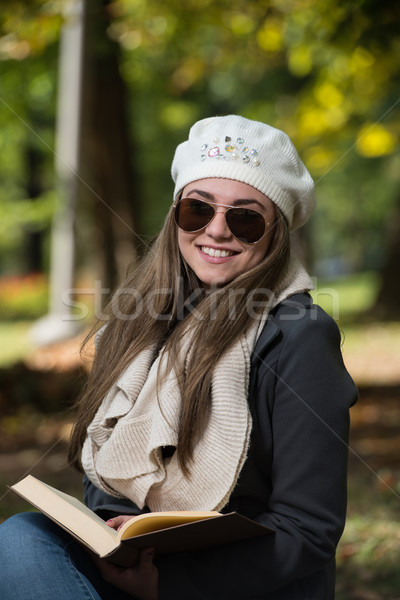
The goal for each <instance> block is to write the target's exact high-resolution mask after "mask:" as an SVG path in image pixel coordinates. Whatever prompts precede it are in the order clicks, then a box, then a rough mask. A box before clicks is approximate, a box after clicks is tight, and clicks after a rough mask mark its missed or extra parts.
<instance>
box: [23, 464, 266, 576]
mask: <svg viewBox="0 0 400 600" xmlns="http://www.w3.org/2000/svg"><path fill="white" fill-rule="evenodd" d="M11 489H12V490H14V491H15V492H17V494H19V495H20V496H22V497H23V498H25V500H27V501H28V502H30V503H31V504H32V505H33V506H35V507H36V508H37V509H39V510H40V511H41V512H42V513H44V514H45V515H47V516H48V517H49V518H50V519H52V520H53V521H54V522H55V523H57V524H58V525H60V527H62V528H63V529H65V530H66V531H68V532H69V533H70V534H71V535H72V536H74V537H75V538H76V539H77V540H78V541H80V542H81V543H82V544H84V545H85V546H87V547H88V548H89V549H90V550H92V552H95V553H96V554H97V555H98V556H100V557H102V558H104V557H107V558H108V559H109V560H111V562H113V563H115V564H118V565H120V566H122V567H129V566H133V565H134V564H135V563H136V562H137V560H138V557H139V550H140V549H141V548H146V547H148V546H153V547H154V548H155V549H156V553H157V555H162V554H168V553H172V552H182V551H187V550H199V549H201V548H209V547H211V546H217V545H220V544H227V543H230V542H234V541H239V540H243V539H247V538H252V537H258V536H261V535H266V534H270V533H273V531H272V530H271V529H269V528H268V527H264V526H263V525H260V524H259V523H256V522H255V521H252V520H251V519H248V518H246V517H244V516H242V515H240V514H238V513H235V512H232V513H226V514H222V513H218V512H213V511H211V512H200V511H177V512H153V513H151V512H150V513H144V514H142V515H138V516H134V517H132V519H130V520H129V521H127V522H126V523H124V525H123V526H122V527H121V529H120V530H119V531H115V530H114V529H112V528H111V527H109V526H108V525H106V523H105V522H104V521H103V520H102V519H101V518H100V517H99V516H98V515H96V514H95V513H94V512H93V511H91V510H90V509H89V508H87V507H86V506H85V505H84V504H83V503H82V502H80V501H79V500H77V499H76V498H74V497H73V496H70V495H68V494H65V493H63V492H60V491H59V490H56V489H55V488H53V487H51V486H49V485H47V484H46V483H43V482H42V481H40V480H39V479H36V477H33V476H32V475H28V476H27V477H25V478H24V479H22V480H21V481H19V482H18V483H16V484H15V485H13V486H11Z"/></svg>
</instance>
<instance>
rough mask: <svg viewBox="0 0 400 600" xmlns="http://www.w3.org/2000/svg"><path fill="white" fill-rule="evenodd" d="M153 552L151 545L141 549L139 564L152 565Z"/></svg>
mask: <svg viewBox="0 0 400 600" xmlns="http://www.w3.org/2000/svg"><path fill="white" fill-rule="evenodd" d="M154 553H155V549H154V548H152V547H150V548H143V550H142V551H141V553H140V566H143V567H147V566H153V558H154Z"/></svg>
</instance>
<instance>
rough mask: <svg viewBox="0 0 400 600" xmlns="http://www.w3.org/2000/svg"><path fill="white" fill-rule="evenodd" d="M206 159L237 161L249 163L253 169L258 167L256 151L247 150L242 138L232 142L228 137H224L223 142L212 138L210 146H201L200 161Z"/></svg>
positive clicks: (258, 161)
mask: <svg viewBox="0 0 400 600" xmlns="http://www.w3.org/2000/svg"><path fill="white" fill-rule="evenodd" d="M207 158H214V159H215V158H216V159H218V160H238V161H241V162H244V163H250V164H251V165H253V166H254V167H258V166H259V164H260V160H259V158H258V150H255V149H254V148H253V149H252V150H249V147H248V146H246V144H245V142H244V139H243V138H240V137H239V138H237V139H236V141H234V140H232V138H231V137H230V136H229V135H226V136H225V140H224V141H222V142H221V141H220V140H219V139H218V138H214V139H213V141H212V144H203V145H202V147H201V155H200V159H201V160H206V159H207Z"/></svg>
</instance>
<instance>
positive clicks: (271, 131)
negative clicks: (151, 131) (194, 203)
mask: <svg viewBox="0 0 400 600" xmlns="http://www.w3.org/2000/svg"><path fill="white" fill-rule="evenodd" d="M171 173H172V179H173V180H174V182H175V190H174V199H176V197H177V195H178V194H179V193H180V192H181V190H182V189H183V188H184V187H185V186H186V185H188V184H189V183H191V182H192V181H197V180H198V179H208V178H209V177H222V178H225V179H235V180H236V181H241V182H243V183H247V184H248V185H251V186H253V187H254V188H256V189H257V190H259V191H260V192H262V193H263V194H265V195H266V196H268V198H270V199H271V200H272V201H273V202H274V203H275V204H276V205H277V206H278V207H279V208H280V209H281V211H282V212H283V214H284V215H285V217H286V219H287V221H288V224H289V228H290V229H291V230H292V231H293V230H294V229H297V228H298V227H301V225H303V224H304V223H305V222H306V221H307V219H308V218H309V216H310V215H311V213H312V211H313V210H314V208H315V195H314V182H313V180H312V178H311V175H310V174H309V172H308V171H307V169H306V167H305V166H304V164H303V163H302V161H301V160H300V158H299V155H298V154H297V151H296V148H295V147H294V146H293V144H292V142H291V141H290V139H289V137H288V136H287V135H286V133H283V131H280V130H279V129H275V128H274V127H271V126H270V125H266V124H265V123H260V122H259V121H251V120H249V119H245V118H244V117H240V116H237V115H228V116H225V117H210V118H208V119H202V120H201V121H198V122H197V123H195V124H194V125H193V127H192V128H191V130H190V132H189V139H188V140H187V141H185V142H183V143H182V144H179V146H178V147H177V149H176V152H175V156H174V160H173V162H172V168H171Z"/></svg>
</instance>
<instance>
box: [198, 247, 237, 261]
mask: <svg viewBox="0 0 400 600" xmlns="http://www.w3.org/2000/svg"><path fill="white" fill-rule="evenodd" d="M201 251H202V252H204V254H208V256H215V257H216V258H225V257H227V256H232V254H233V252H230V251H229V250H216V249H215V248H209V247H208V246H202V247H201Z"/></svg>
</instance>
